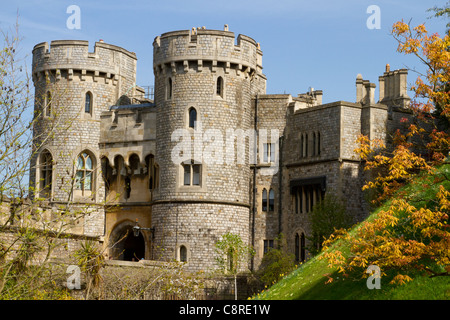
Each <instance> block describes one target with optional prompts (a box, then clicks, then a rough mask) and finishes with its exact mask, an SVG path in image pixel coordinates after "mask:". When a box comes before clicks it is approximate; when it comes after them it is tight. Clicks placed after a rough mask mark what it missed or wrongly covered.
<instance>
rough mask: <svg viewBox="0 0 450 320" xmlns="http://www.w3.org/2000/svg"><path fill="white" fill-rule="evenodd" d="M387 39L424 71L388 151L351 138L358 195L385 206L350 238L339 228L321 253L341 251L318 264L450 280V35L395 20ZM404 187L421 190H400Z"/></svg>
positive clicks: (399, 278)
mask: <svg viewBox="0 0 450 320" xmlns="http://www.w3.org/2000/svg"><path fill="white" fill-rule="evenodd" d="M392 34H393V36H394V38H395V39H396V40H397V41H398V48H397V51H398V52H400V53H404V54H407V55H414V56H416V57H417V58H418V59H419V60H420V61H421V62H422V63H423V64H424V65H425V67H426V73H424V74H420V75H419V77H418V78H417V80H416V81H415V83H414V85H413V86H412V88H411V89H412V90H413V91H414V92H415V96H414V99H413V101H412V102H411V105H410V109H411V112H412V114H413V117H412V118H411V120H409V119H404V121H402V122H404V124H405V125H406V126H407V129H408V130H406V133H402V132H400V130H398V131H397V132H395V134H394V139H393V146H392V148H391V149H390V148H387V147H386V146H385V145H384V144H383V142H382V141H380V140H372V141H370V140H369V139H368V138H367V137H366V136H360V137H359V139H358V142H359V148H357V149H356V150H355V151H356V152H357V153H358V154H359V155H360V157H361V160H362V161H363V162H364V169H365V170H368V171H369V170H370V172H372V173H373V174H372V176H373V178H372V180H371V181H368V182H367V183H366V184H365V185H364V187H363V189H364V190H376V191H377V196H376V197H375V199H374V202H376V203H378V204H381V203H382V202H385V201H388V202H387V205H386V206H384V207H383V208H385V209H384V210H380V211H379V212H378V213H377V214H376V215H375V216H374V217H373V219H368V220H366V221H365V222H363V223H362V224H361V225H360V226H359V228H357V229H356V230H355V231H354V232H353V233H349V232H347V230H339V231H337V232H336V233H335V234H333V235H332V236H331V237H330V238H329V239H328V240H327V241H325V243H324V248H325V249H327V248H328V247H329V246H330V245H331V244H333V243H336V242H335V241H336V240H337V239H344V240H346V241H345V243H347V244H349V248H350V252H349V253H346V254H344V252H343V250H341V249H340V247H339V246H337V247H335V248H334V250H327V251H324V253H323V256H322V258H325V259H327V261H328V263H329V265H330V267H337V269H338V271H339V272H340V273H342V274H344V275H347V274H348V272H349V271H350V270H355V269H358V270H361V268H362V269H363V270H364V272H365V270H366V268H367V267H368V266H369V265H377V266H378V267H380V269H381V271H382V273H383V274H385V272H387V271H388V270H394V274H395V275H394V277H393V280H392V283H400V284H401V283H405V282H407V281H410V280H412V279H411V277H410V275H409V271H411V270H412V269H414V270H419V271H423V272H426V273H427V274H428V275H429V276H431V277H435V276H449V275H450V224H449V211H450V192H449V189H450V170H449V168H448V167H449V166H450V165H449V164H448V156H449V150H450V139H449V123H450V92H449V91H450V90H449V89H450V32H449V31H447V32H446V34H445V35H444V36H443V37H440V36H439V35H438V34H437V33H433V34H430V33H429V32H428V31H427V29H426V28H425V26H424V25H423V24H421V25H418V26H416V27H411V26H410V25H409V24H407V23H405V22H403V21H400V22H397V23H395V24H394V25H393V28H392ZM407 184H409V185H410V188H415V189H413V190H416V191H417V190H420V191H421V192H413V193H408V192H406V191H405V190H404V189H401V187H402V186H406V185H407ZM424 194H426V195H427V196H426V198H423V195H424ZM419 195H420V196H419Z"/></svg>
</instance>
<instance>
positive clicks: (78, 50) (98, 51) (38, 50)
mask: <svg viewBox="0 0 450 320" xmlns="http://www.w3.org/2000/svg"><path fill="white" fill-rule="evenodd" d="M136 61H137V58H136V54H135V53H134V52H129V51H127V50H125V49H123V48H121V47H118V46H115V45H111V44H107V43H104V42H103V41H102V40H101V41H99V42H96V43H95V46H94V51H93V52H89V42H88V41H82V40H57V41H52V42H51V43H50V46H49V44H48V43H47V42H42V43H39V44H37V45H36V46H34V48H33V63H32V68H33V73H32V74H33V81H39V80H41V79H42V77H46V76H48V75H49V74H52V75H53V76H54V77H55V79H56V80H59V79H61V78H62V77H65V78H67V80H74V79H76V78H79V79H80V80H82V81H83V80H86V79H87V78H90V77H92V80H93V81H98V80H99V79H102V80H103V79H104V81H105V83H109V82H110V81H111V83H113V84H115V83H116V82H117V80H118V78H119V77H120V76H121V75H123V76H125V77H127V78H130V77H131V78H133V79H134V78H135V74H136Z"/></svg>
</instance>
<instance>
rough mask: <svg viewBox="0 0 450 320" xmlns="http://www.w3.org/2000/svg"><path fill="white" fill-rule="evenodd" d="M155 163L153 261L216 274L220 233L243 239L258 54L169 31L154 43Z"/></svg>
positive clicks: (213, 36)
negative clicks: (157, 179) (176, 262)
mask: <svg viewBox="0 0 450 320" xmlns="http://www.w3.org/2000/svg"><path fill="white" fill-rule="evenodd" d="M153 47H154V50H153V63H154V64H153V67H154V75H155V104H156V108H157V121H156V122H157V125H156V126H157V127H156V156H155V161H156V162H157V163H158V165H159V168H160V182H159V190H158V192H157V193H156V194H155V196H154V198H153V199H154V201H153V206H152V224H153V226H154V227H155V235H154V236H155V238H154V250H155V252H154V257H155V258H157V259H161V260H171V259H177V260H179V261H184V262H187V264H186V269H188V270H191V271H196V270H205V271H206V270H209V269H212V268H215V254H214V245H215V243H216V241H217V240H219V239H220V237H221V236H222V235H223V234H225V233H227V232H231V233H235V234H239V235H240V236H241V238H242V239H243V240H244V241H245V242H248V241H249V237H250V230H249V229H250V227H249V225H250V223H249V220H250V207H251V204H250V192H251V190H250V182H251V177H252V172H251V168H250V162H251V159H250V152H249V143H250V141H251V140H249V139H248V138H247V139H246V138H245V137H246V136H247V137H253V132H254V131H253V128H254V120H255V119H254V110H253V108H252V98H253V97H254V96H255V94H256V93H265V77H264V75H263V74H262V66H261V61H262V52H261V51H260V49H259V45H258V44H257V43H256V42H255V41H254V40H253V39H251V38H249V37H247V36H244V35H239V36H238V37H237V40H236V39H235V35H234V33H233V32H229V31H228V30H227V27H226V28H225V30H224V31H218V30H206V29H204V28H198V29H197V28H196V29H194V28H193V29H192V30H186V31H174V32H168V33H165V34H162V35H161V36H158V37H156V38H155V41H154V43H153Z"/></svg>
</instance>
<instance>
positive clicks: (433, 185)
mask: <svg viewBox="0 0 450 320" xmlns="http://www.w3.org/2000/svg"><path fill="white" fill-rule="evenodd" d="M442 174H445V175H446V176H447V177H450V164H448V163H447V164H445V165H443V166H441V167H440V168H439V169H438V172H437V173H436V174H434V175H429V176H428V175H423V176H419V177H417V178H416V179H415V180H414V181H413V182H412V183H411V184H410V185H408V186H405V187H404V188H402V190H400V192H404V193H405V194H407V195H408V196H410V197H411V198H412V199H423V201H421V205H423V206H426V205H428V206H429V205H431V204H430V203H429V202H427V199H430V197H434V196H435V194H436V192H437V188H438V187H439V185H441V184H442V185H444V186H445V188H446V189H447V190H449V189H450V181H449V180H444V181H439V180H440V179H436V177H438V176H440V177H442ZM388 205H389V202H387V203H385V204H384V205H383V206H381V207H380V208H378V209H377V210H375V211H374V212H373V213H372V214H371V216H369V217H368V219H373V218H374V217H375V216H376V215H377V212H379V211H380V210H381V209H383V208H386V207H387V206H388ZM356 228H358V225H357V226H355V227H354V228H353V230H352V232H354V230H356ZM336 246H339V249H340V250H341V251H343V252H344V253H345V252H347V253H348V252H349V250H348V246H347V244H346V243H345V242H344V241H342V240H340V241H338V242H336V243H335V245H334V246H332V247H330V248H329V249H328V250H335V248H336ZM319 257H320V255H319V256H316V257H314V258H312V259H310V260H308V261H307V262H306V263H304V264H303V265H301V266H300V267H299V268H298V269H296V270H295V271H294V272H292V273H291V274H289V275H287V276H286V277H284V278H283V279H282V280H281V281H279V282H278V283H276V284H274V285H273V286H271V287H270V288H268V289H266V290H264V291H263V292H261V293H259V294H258V295H255V296H254V297H253V298H254V299H258V300H259V299H261V300H373V299H375V300H391V299H392V300H410V299H414V300H450V277H449V276H441V277H434V278H430V277H429V276H427V275H424V274H421V273H418V272H413V273H409V275H410V276H411V277H412V278H413V279H414V280H413V281H411V282H408V283H406V284H403V285H391V284H389V282H390V280H391V279H392V278H393V275H392V274H389V273H388V274H387V275H385V276H383V277H382V278H381V289H368V287H367V279H366V278H363V276H364V270H360V271H359V273H357V274H351V275H349V276H348V277H347V278H345V279H344V278H343V277H342V276H341V275H339V274H337V273H336V272H335V270H332V269H329V268H328V266H327V262H326V261H325V260H320V259H319ZM382 271H383V270H382ZM331 273H333V276H334V278H335V280H334V281H333V282H332V283H329V284H325V282H326V281H327V280H328V278H327V277H326V276H325V274H331ZM336 277H338V278H336Z"/></svg>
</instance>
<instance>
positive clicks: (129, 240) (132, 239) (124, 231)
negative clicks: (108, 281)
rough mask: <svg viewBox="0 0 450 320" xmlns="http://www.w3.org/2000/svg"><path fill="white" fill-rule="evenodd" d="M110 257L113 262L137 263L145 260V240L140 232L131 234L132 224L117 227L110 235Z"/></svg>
mask: <svg viewBox="0 0 450 320" xmlns="http://www.w3.org/2000/svg"><path fill="white" fill-rule="evenodd" d="M111 240H112V244H113V245H114V246H113V248H112V249H111V256H112V259H114V260H123V261H139V260H141V259H145V239H144V236H143V235H142V233H141V232H139V235H138V236H137V237H136V236H134V234H133V224H132V223H131V222H130V223H126V224H125V225H119V226H117V227H116V228H115V229H114V231H113V232H112V234H111Z"/></svg>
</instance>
